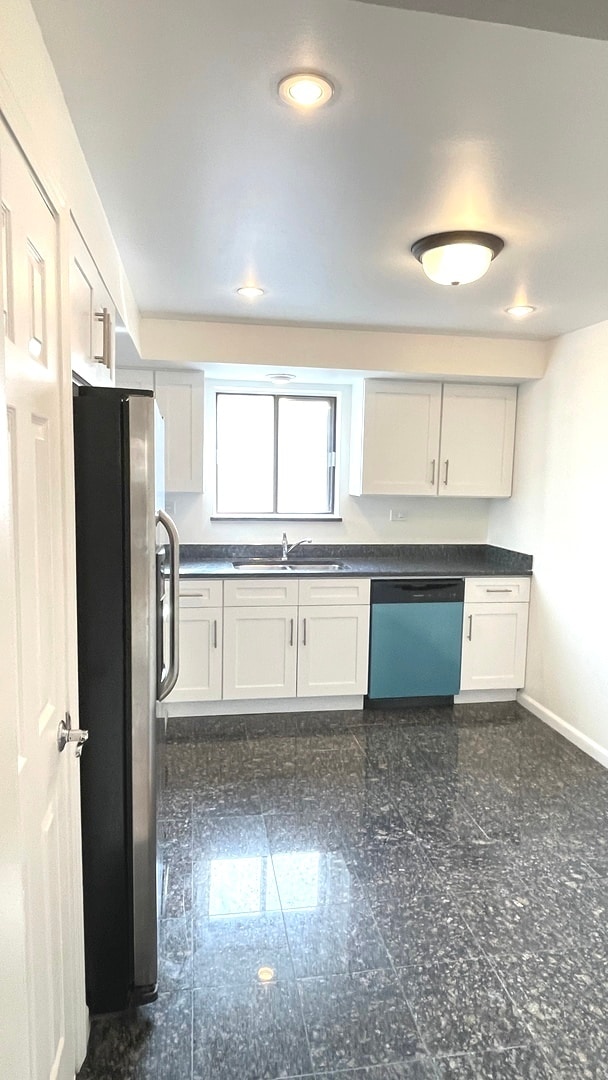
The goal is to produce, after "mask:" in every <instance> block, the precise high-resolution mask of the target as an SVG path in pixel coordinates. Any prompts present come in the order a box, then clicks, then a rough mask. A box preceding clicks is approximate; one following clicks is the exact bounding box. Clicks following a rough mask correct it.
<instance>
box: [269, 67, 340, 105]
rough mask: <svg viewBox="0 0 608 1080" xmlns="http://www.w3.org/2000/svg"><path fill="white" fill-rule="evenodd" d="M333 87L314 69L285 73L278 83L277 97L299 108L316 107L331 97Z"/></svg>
mask: <svg viewBox="0 0 608 1080" xmlns="http://www.w3.org/2000/svg"><path fill="white" fill-rule="evenodd" d="M333 93H334V88H333V86H332V84H331V83H330V81H329V79H326V78H325V77H324V76H323V75H317V74H315V72H314V71H299V72H297V73H296V74H295V75H286V76H285V78H284V79H281V81H280V83H279V97H280V98H281V100H282V101H286V102H287V104H288V105H295V106H299V108H301V109H318V108H319V105H325V104H326V102H328V101H329V99H330V98H331V97H333Z"/></svg>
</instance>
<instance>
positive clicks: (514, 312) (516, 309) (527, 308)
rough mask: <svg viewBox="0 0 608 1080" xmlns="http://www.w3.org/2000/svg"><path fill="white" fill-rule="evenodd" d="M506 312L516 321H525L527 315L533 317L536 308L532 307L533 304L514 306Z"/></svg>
mask: <svg viewBox="0 0 608 1080" xmlns="http://www.w3.org/2000/svg"><path fill="white" fill-rule="evenodd" d="M505 311H506V313H507V315H511V316H512V317H513V318H514V319H525V317H526V315H531V314H532V312H534V311H536V308H535V307H532V304H514V305H513V307H508V308H505Z"/></svg>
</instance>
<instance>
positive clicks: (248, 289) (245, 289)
mask: <svg viewBox="0 0 608 1080" xmlns="http://www.w3.org/2000/svg"><path fill="white" fill-rule="evenodd" d="M236 291H237V293H238V294H239V296H244V297H245V299H246V300H255V298H256V296H263V295H264V290H263V289H260V287H259V286H258V285H241V288H240V289H237V290H236Z"/></svg>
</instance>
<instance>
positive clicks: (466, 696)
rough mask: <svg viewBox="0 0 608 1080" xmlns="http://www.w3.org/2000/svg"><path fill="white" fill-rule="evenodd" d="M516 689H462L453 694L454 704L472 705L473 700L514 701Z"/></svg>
mask: <svg viewBox="0 0 608 1080" xmlns="http://www.w3.org/2000/svg"><path fill="white" fill-rule="evenodd" d="M516 700H517V690H462V691H461V692H460V694H454V704H455V705H474V704H475V702H476V701H477V702H487V701H516Z"/></svg>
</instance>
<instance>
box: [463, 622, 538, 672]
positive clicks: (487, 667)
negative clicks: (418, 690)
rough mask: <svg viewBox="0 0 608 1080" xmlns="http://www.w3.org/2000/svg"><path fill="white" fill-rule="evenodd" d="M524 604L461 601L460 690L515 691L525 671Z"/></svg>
mask: <svg viewBox="0 0 608 1080" xmlns="http://www.w3.org/2000/svg"><path fill="white" fill-rule="evenodd" d="M528 608H529V605H528V604H510V603H506V604H505V603H497V604H486V603H481V604H465V606H464V628H463V635H462V668H461V680H460V689H461V690H508V689H510V690H518V689H520V688H521V687H522V686H523V685H524V681H525V674H526V644H527V637H528Z"/></svg>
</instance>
